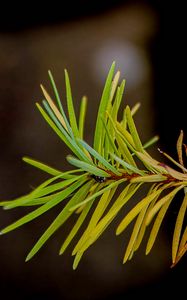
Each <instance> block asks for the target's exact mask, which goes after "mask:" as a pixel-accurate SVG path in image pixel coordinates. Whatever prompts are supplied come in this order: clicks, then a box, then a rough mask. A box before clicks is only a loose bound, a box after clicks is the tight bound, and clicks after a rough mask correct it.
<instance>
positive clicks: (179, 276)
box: [0, 1, 187, 300]
mask: <svg viewBox="0 0 187 300" xmlns="http://www.w3.org/2000/svg"><path fill="white" fill-rule="evenodd" d="M184 12H185V8H184V7H183V5H182V4H181V3H180V1H178V2H177V3H176V2H174V3H169V4H168V3H167V1H110V2H109V1H94V2H92V3H90V2H87V1H76V2H75V3H72V2H70V1H69V2H66V3H63V2H61V4H58V3H56V2H55V1H53V3H50V4H47V3H46V4H45V5H44V6H43V7H39V5H38V3H34V2H32V3H30V2H27V3H25V4H24V5H19V3H16V5H12V4H10V3H8V4H7V5H4V6H3V5H1V18H0V147H1V148H0V149H1V150H0V154H1V155H0V195H1V196H0V198H1V199H2V200H3V199H11V198H14V197H17V196H19V195H22V194H24V193H27V192H28V191H29V189H30V187H31V186H35V185H37V184H39V183H40V182H42V180H44V179H45V178H46V176H45V175H44V174H42V173H41V172H40V171H37V170H34V169H32V167H29V166H26V165H25V164H23V162H22V161H21V157H22V156H23V155H30V156H32V157H34V158H36V159H39V160H42V161H44V162H46V163H49V164H51V165H53V166H55V167H58V168H60V166H62V169H66V168H68V165H67V163H66V160H65V157H66V155H67V154H68V150H67V149H66V148H65V147H64V145H62V143H61V142H60V141H59V140H58V138H56V136H55V134H54V133H53V132H52V131H51V130H50V128H48V126H47V125H46V124H45V122H44V121H43V120H42V118H41V116H40V115H39V113H38V111H37V110H36V108H35V102H36V101H40V100H41V99H42V95H41V92H40V88H39V84H40V83H41V82H42V83H44V85H45V86H46V87H47V88H48V90H49V91H50V85H49V80H48V77H47V70H48V69H51V70H52V72H53V74H54V77H55V79H56V82H57V85H58V88H59V90H60V93H61V95H62V98H63V99H64V100H65V95H64V75H63V70H64V68H67V69H68V71H69V74H70V79H71V82H72V89H73V95H74V99H75V106H76V109H78V105H79V103H80V98H81V96H82V95H83V94H86V95H87V96H88V98H89V108H88V117H87V121H86V126H87V130H86V136H85V138H86V140H87V141H89V142H91V141H92V134H93V130H94V122H95V116H96V112H97V105H98V103H99V98H100V95H101V91H102V87H103V83H104V79H105V77H106V74H107V71H108V68H109V67H110V64H111V63H112V61H113V60H116V63H117V68H119V69H120V70H121V73H122V77H125V78H126V79H127V84H126V91H125V96H124V103H123V104H124V105H125V104H129V105H131V106H132V105H133V104H135V103H136V102H138V101H140V102H141V104H142V106H141V110H140V112H139V114H138V115H137V117H136V121H137V125H138V128H139V131H140V133H141V136H142V139H143V140H146V139H148V138H149V137H150V136H152V135H153V134H156V133H157V134H159V136H160V141H159V147H160V148H162V149H163V150H165V151H166V152H168V153H169V154H171V155H172V156H173V157H176V150H175V144H176V140H177V137H178V134H179V131H180V129H184V132H186V118H185V115H186V110H185V108H186V105H185V104H186V74H185V73H186V55H185V50H186V49H185V39H186V17H185V13H184ZM154 154H155V156H157V157H159V158H160V155H159V154H158V153H157V151H156V150H155V153H154ZM178 201H179V202H180V197H179V198H178ZM176 202H177V199H176ZM177 208H178V205H177V203H174V204H173V205H172V207H171V208H170V213H169V214H168V215H167V217H166V220H165V222H164V224H163V226H162V228H161V232H160V235H159V238H158V239H157V242H156V243H155V246H154V248H153V250H152V252H151V254H150V255H149V256H147V257H146V256H145V255H144V249H145V245H146V244H144V245H143V247H141V249H140V251H139V252H137V254H136V255H135V257H134V259H133V260H132V261H131V262H129V263H127V264H126V265H122V257H123V253H124V247H125V243H126V241H127V238H128V237H127V236H126V234H124V235H123V236H122V237H121V236H120V237H117V238H116V237H115V234H114V230H115V227H116V225H117V224H118V223H119V220H120V219H118V220H116V221H115V222H114V224H113V225H112V226H111V229H109V230H108V231H107V232H106V233H105V235H104V236H103V238H101V239H100V240H98V242H97V243H96V245H94V246H93V247H91V248H90V250H89V251H88V252H87V253H86V255H85V257H83V260H82V262H81V263H80V267H79V268H78V270H77V271H75V272H74V271H73V270H72V268H71V264H72V258H71V252H70V251H67V253H65V254H64V256H63V257H59V256H58V249H59V248H60V245H61V243H62V240H63V238H64V237H65V236H66V234H67V233H68V231H69V229H70V228H71V225H72V224H71V222H69V223H67V225H65V226H64V227H63V229H61V230H59V232H57V233H56V234H55V236H54V237H53V238H51V239H50V240H49V242H48V243H47V244H46V245H45V247H43V249H42V250H41V251H40V253H39V254H38V255H37V256H36V257H35V258H34V259H33V260H31V261H30V262H29V263H27V264H25V263H24V258H25V256H26V254H27V253H28V251H29V250H30V248H31V247H32V246H33V244H34V242H35V241H36V240H37V238H38V237H39V235H40V234H41V233H42V232H43V231H44V230H45V228H46V227H47V226H48V225H49V223H50V221H52V220H53V218H54V217H55V216H56V214H57V211H58V209H56V211H55V209H54V210H53V211H52V212H50V213H48V214H47V215H46V216H42V217H41V218H40V220H36V221H34V222H33V223H32V224H28V225H26V226H24V227H23V228H20V229H19V230H17V231H16V232H12V233H9V234H8V235H5V236H2V237H1V238H0V270H1V272H0V297H1V299H12V298H13V297H14V299H17V298H19V299H29V300H30V299H83V300H84V299H108V298H111V299H128V298H130V297H133V296H139V297H144V298H145V299H146V298H148V297H152V295H154V296H158V297H159V296H161V295H164V296H167V297H172V296H175V295H176V296H178V297H181V296H184V295H185V278H186V270H187V259H186V257H184V258H183V259H182V261H181V262H180V263H179V264H178V265H177V266H176V267H175V268H174V269H170V264H171V241H172V231H173V229H174V222H175V219H176V216H177V214H176V212H177ZM25 211H26V210H25ZM23 213H24V210H20V209H18V210H15V211H3V210H1V212H0V226H1V227H4V226H6V225H8V224H10V222H12V221H13V220H15V219H17V218H18V217H19V216H22V215H23ZM127 235H128V233H127Z"/></svg>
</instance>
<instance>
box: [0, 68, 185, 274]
mask: <svg viewBox="0 0 187 300" xmlns="http://www.w3.org/2000/svg"><path fill="white" fill-rule="evenodd" d="M114 72H115V63H113V64H112V66H111V68H110V70H109V73H108V76H107V79H106V83H105V86H104V89H103V93H102V97H101V101H100V105H99V108H98V115H97V119H96V127H95V132H94V139H93V145H88V143H87V142H86V141H85V140H84V132H85V128H84V125H85V117H86V108H87V98H86V97H83V98H82V100H81V105H80V113H79V118H77V117H76V114H75V110H74V104H73V97H72V91H71V85H70V80H69V75H68V72H67V71H66V70H65V86H66V100H67V109H68V116H66V114H65V112H64V109H63V105H62V102H61V100H60V97H59V93H58V90H57V88H56V84H55V81H54V79H53V76H52V74H51V72H50V71H49V78H50V81H51V85H52V87H53V90H54V97H55V100H53V99H52V98H53V97H51V96H50V95H49V94H48V92H47V90H46V89H45V88H44V87H43V86H42V85H41V89H42V92H43V95H44V100H43V101H42V104H43V107H42V106H41V105H40V104H39V103H36V106H37V108H38V109H39V111H40V113H41V114H42V116H43V117H44V119H45V120H46V122H47V123H48V124H49V126H50V127H51V128H52V129H53V130H54V132H55V133H56V134H57V135H58V136H59V138H60V139H61V140H62V141H63V142H64V143H65V144H66V145H67V147H68V148H69V149H70V152H71V153H70V155H68V156H67V160H68V162H69V163H70V164H71V165H73V166H74V167H75V169H73V170H71V171H66V172H63V171H60V170H56V169H54V168H52V167H51V166H48V165H46V164H44V163H42V162H39V161H37V160H34V159H32V158H28V157H24V158H23V160H24V162H26V163H28V164H30V165H32V166H34V167H36V168H38V169H40V170H42V171H44V172H46V173H48V174H49V175H50V178H49V179H48V180H46V181H45V182H44V183H42V184H41V185H39V186H38V187H37V188H36V189H35V190H33V191H31V192H30V193H28V194H27V195H24V196H22V197H19V198H17V199H14V200H8V201H1V202H0V205H1V206H3V208H4V209H13V208H16V207H20V206H31V208H32V210H31V212H30V213H28V214H27V215H25V216H23V217H22V218H20V219H18V220H17V221H15V222H14V223H13V224H10V225H9V226H7V227H6V228H4V229H2V230H1V234H5V233H7V232H10V231H12V230H14V229H16V228H18V227H20V226H22V225H24V224H26V223H28V222H30V221H32V220H34V219H36V218H37V217H39V216H40V215H42V214H43V213H45V212H47V211H48V210H50V209H52V208H53V207H54V206H56V205H58V204H59V203H61V202H64V206H63V209H62V210H61V212H60V213H59V214H58V216H57V217H56V218H55V220H54V221H53V222H52V224H50V225H49V227H48V228H47V229H46V230H45V232H44V233H43V234H42V236H41V237H40V238H39V239H38V241H37V242H36V244H35V245H34V247H33V248H32V249H31V251H30V252H29V254H28V256H27V258H26V261H28V260H30V259H31V258H32V257H33V256H34V255H35V254H36V253H37V252H38V251H39V250H40V248H41V247H42V246H43V245H44V244H45V243H46V242H47V240H48V239H49V238H50V237H51V236H52V235H53V234H54V233H55V232H56V231H57V230H58V229H59V228H60V227H61V226H62V225H64V223H65V222H66V220H67V219H68V218H70V217H71V215H72V214H74V213H76V215H77V220H76V222H75V224H74V226H73V228H72V230H71V231H70V233H69V235H68V236H67V238H66V239H65V241H64V243H63V244H62V246H61V248H60V252H59V254H63V253H64V251H65V250H66V249H67V247H68V246H69V244H70V243H71V242H72V241H73V238H74V237H75V235H76V234H77V233H78V231H81V226H82V224H83V223H86V224H87V227H86V229H85V230H82V231H81V232H82V235H81V237H80V239H79V241H78V242H77V244H75V245H74V249H73V251H72V255H73V256H74V263H73V268H74V269H76V267H77V266H78V264H79V262H80V259H81V258H82V256H83V254H84V252H85V251H86V250H87V249H88V248H89V247H90V246H91V245H92V244H93V243H94V242H95V241H96V240H97V239H98V238H99V237H100V236H101V235H102V234H103V232H104V231H105V230H106V229H107V227H108V226H109V225H110V223H111V222H112V221H113V220H114V218H115V217H117V215H118V213H119V211H121V210H122V211H124V218H123V219H122V220H119V225H118V227H117V229H116V234H117V235H119V234H121V233H122V232H123V231H124V230H125V229H126V228H127V226H128V225H129V224H130V223H131V222H134V228H133V231H132V234H131V237H130V240H129V243H128V245H127V246H126V250H125V254H124V259H123V262H124V263H125V262H126V261H127V260H130V259H131V258H132V257H133V255H134V253H135V252H136V251H137V250H138V248H139V247H140V245H141V242H142V240H143V238H144V234H145V232H146V229H147V227H148V226H152V229H151V232H150V236H149V238H148V241H147V247H146V254H148V253H149V252H150V250H151V249H152V247H153V245H154V243H155V240H156V237H157V234H158V231H159V229H160V226H161V224H162V222H163V220H164V217H165V214H166V213H167V210H168V208H169V206H170V204H171V202H172V201H173V200H174V198H176V195H177V194H178V192H179V191H180V190H183V191H184V199H183V201H182V203H181V206H180V209H179V212H178V215H177V218H176V224H175V227H174V233H173V241H172V266H174V265H175V264H176V263H177V262H178V261H179V260H180V259H181V257H182V256H183V255H184V254H185V252H186V251H187V227H186V228H184V227H185V226H184V219H185V214H186V208H187V196H186V191H187V169H186V168H185V166H184V158H183V155H184V154H185V155H186V148H187V147H186V145H184V151H183V131H181V132H180V135H179V138H178V140H177V154H178V161H175V160H174V159H173V158H172V157H170V156H169V155H168V154H166V153H164V152H163V151H161V150H159V151H160V152H161V155H164V157H165V158H167V159H168V161H170V162H171V163H172V164H173V165H175V167H176V169H174V168H172V167H170V166H169V165H168V164H166V163H163V162H161V161H157V160H156V159H154V158H153V157H151V156H150V154H149V153H148V152H147V148H148V147H149V146H151V145H152V144H154V143H155V142H157V140H158V136H155V137H153V138H151V139H150V140H149V141H147V142H146V143H145V144H143V143H142V142H141V138H140V136H139V133H138V130H137V128H136V125H135V122H134V114H135V113H136V112H137V110H138V109H139V107H140V104H139V103H138V104H137V105H135V106H134V107H132V108H130V107H129V106H126V107H125V108H124V113H123V117H122V119H121V120H119V118H118V112H119V110H120V109H121V108H120V105H121V101H122V97H123V92H124V88H125V80H122V82H121V83H119V78H120V72H119V71H118V72H117V73H116V74H115V73H114ZM145 183H149V190H148V191H147V195H146V196H144V197H143V199H140V200H139V201H138V203H137V204H136V205H135V206H134V207H133V208H132V209H131V210H130V211H129V212H128V213H127V214H126V213H125V210H124V207H125V204H126V203H127V202H128V201H131V199H132V197H133V196H134V195H135V194H136V192H137V191H138V190H140V189H141V188H142V186H143V185H144V184H145ZM119 187H120V189H121V192H120V193H117V190H118V188H119ZM33 206H36V207H35V208H34V209H33ZM90 210H91V211H92V215H91V217H89V219H88V213H89V211H90ZM152 223H153V224H152Z"/></svg>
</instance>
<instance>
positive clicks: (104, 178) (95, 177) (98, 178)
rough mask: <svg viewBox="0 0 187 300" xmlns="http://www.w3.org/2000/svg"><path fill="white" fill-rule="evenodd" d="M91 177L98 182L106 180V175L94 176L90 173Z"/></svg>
mask: <svg viewBox="0 0 187 300" xmlns="http://www.w3.org/2000/svg"><path fill="white" fill-rule="evenodd" d="M91 177H92V178H93V179H95V181H97V182H99V183H102V182H105V181H106V177H102V176H96V175H91Z"/></svg>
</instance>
